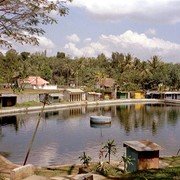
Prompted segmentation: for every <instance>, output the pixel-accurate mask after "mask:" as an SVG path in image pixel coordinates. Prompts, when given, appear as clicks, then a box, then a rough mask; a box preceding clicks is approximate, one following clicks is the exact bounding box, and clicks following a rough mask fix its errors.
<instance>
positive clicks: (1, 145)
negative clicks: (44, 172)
mask: <svg viewBox="0 0 180 180" xmlns="http://www.w3.org/2000/svg"><path fill="white" fill-rule="evenodd" d="M91 115H106V116H111V117H112V123H111V126H110V127H91V126H90V120H89V117H90V116H91ZM38 116H39V113H31V114H19V115H16V116H8V117H0V152H6V154H7V155H8V159H9V160H11V161H13V162H15V163H19V164H22V163H23V161H24V158H25V155H26V152H27V148H28V145H29V142H30V140H31V137H32V134H33V132H34V129H35V126H36V123H37V119H38ZM108 139H110V140H111V139H114V140H115V142H116V144H117V149H118V153H117V154H116V156H114V157H112V159H114V160H121V156H122V155H123V154H124V152H125V148H123V141H128V140H143V139H148V140H150V141H153V142H156V143H157V144H159V145H161V146H162V147H163V150H162V151H160V155H175V154H176V153H177V151H178V149H179V148H180V108H179V107H178V106H170V105H169V106H167V105H163V104H123V105H118V106H104V107H88V108H87V107H77V108H69V109H62V110H58V111H54V112H45V113H44V114H43V118H42V120H41V122H40V125H39V128H38V131H37V134H36V138H35V141H34V144H33V147H32V150H31V153H30V155H29V158H28V161H27V163H32V164H35V165H42V166H46V165H55V164H69V163H80V162H79V159H78V157H79V156H80V155H81V154H82V153H83V151H85V152H87V154H88V155H89V156H91V157H92V159H93V161H97V160H98V154H99V150H100V148H101V147H102V144H103V143H105V142H106V141H107V140H108Z"/></svg>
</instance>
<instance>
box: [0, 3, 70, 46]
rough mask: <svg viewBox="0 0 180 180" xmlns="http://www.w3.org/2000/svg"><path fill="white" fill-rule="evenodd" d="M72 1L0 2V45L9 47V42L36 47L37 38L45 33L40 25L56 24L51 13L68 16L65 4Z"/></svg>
mask: <svg viewBox="0 0 180 180" xmlns="http://www.w3.org/2000/svg"><path fill="white" fill-rule="evenodd" d="M71 1H72V0H64V1H60V0H57V1H49V0H0V19H1V20H0V45H1V46H6V47H11V46H12V44H11V42H10V41H12V40H14V41H16V42H18V43H21V44H24V43H28V44H33V45H38V38H37V36H39V35H42V34H44V33H45V31H44V30H43V29H42V28H41V27H40V25H47V24H53V23H57V20H56V18H54V17H53V16H52V12H54V11H55V12H57V14H58V15H60V16H64V15H66V14H68V8H67V7H66V6H65V3H67V2H71Z"/></svg>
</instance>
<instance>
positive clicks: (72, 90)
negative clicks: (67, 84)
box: [66, 89, 84, 93]
mask: <svg viewBox="0 0 180 180" xmlns="http://www.w3.org/2000/svg"><path fill="white" fill-rule="evenodd" d="M66 91H68V92H71V93H83V92H84V91H83V90H81V89H66Z"/></svg>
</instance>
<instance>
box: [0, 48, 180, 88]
mask: <svg viewBox="0 0 180 180" xmlns="http://www.w3.org/2000/svg"><path fill="white" fill-rule="evenodd" d="M29 75H31V76H41V77H42V78H44V79H46V80H47V81H49V82H50V83H52V84H58V85H59V86H68V85H69V84H71V83H73V84H75V85H76V86H84V87H86V88H87V90H96V89H95V87H96V84H97V82H100V81H101V80H102V79H104V78H113V79H115V81H116V84H117V86H118V87H119V89H120V90H122V91H124V90H167V89H168V90H179V88H180V64H179V63H176V64H174V63H165V62H164V61H163V60H161V59H160V58H159V57H158V56H153V57H151V58H150V59H149V60H146V61H143V60H141V59H138V58H136V57H135V58H134V57H132V55H131V54H122V53H119V52H113V53H112V56H111V58H107V57H106V56H105V55H104V54H100V55H98V56H97V57H96V58H87V57H80V58H74V59H71V58H69V57H67V56H66V55H65V53H63V52H58V53H57V55H56V56H54V57H46V55H45V53H36V54H30V53H29V52H22V53H18V52H16V51H15V50H9V51H7V53H6V54H5V55H3V54H2V53H0V83H14V80H15V79H16V78H22V79H23V78H25V77H27V76H29Z"/></svg>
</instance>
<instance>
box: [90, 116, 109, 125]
mask: <svg viewBox="0 0 180 180" xmlns="http://www.w3.org/2000/svg"><path fill="white" fill-rule="evenodd" d="M90 123H92V124H110V123H111V117H109V116H90Z"/></svg>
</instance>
